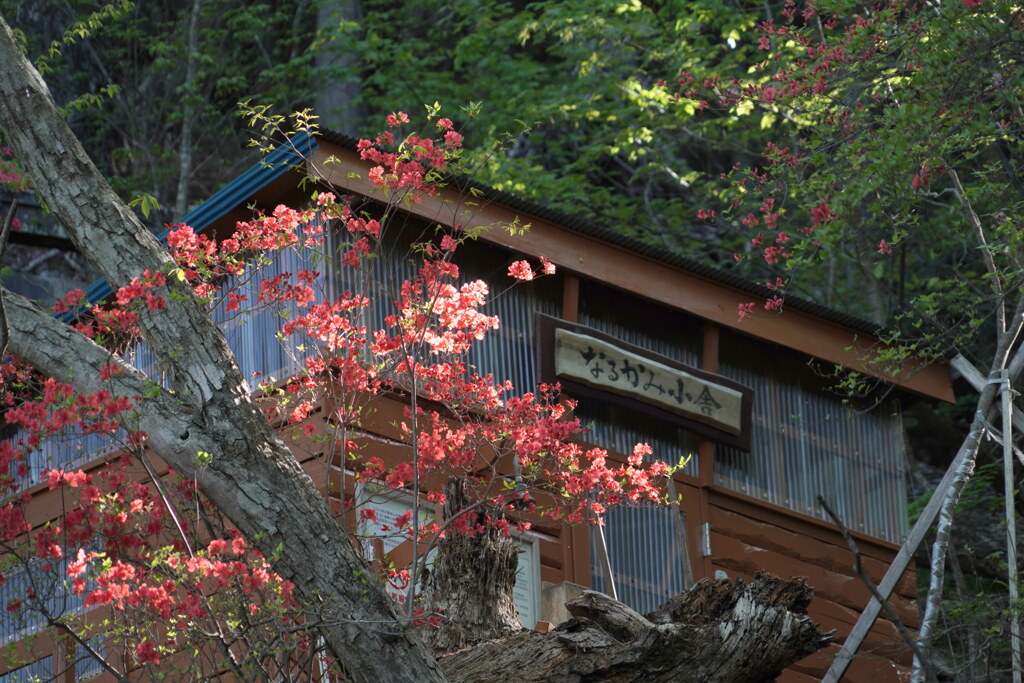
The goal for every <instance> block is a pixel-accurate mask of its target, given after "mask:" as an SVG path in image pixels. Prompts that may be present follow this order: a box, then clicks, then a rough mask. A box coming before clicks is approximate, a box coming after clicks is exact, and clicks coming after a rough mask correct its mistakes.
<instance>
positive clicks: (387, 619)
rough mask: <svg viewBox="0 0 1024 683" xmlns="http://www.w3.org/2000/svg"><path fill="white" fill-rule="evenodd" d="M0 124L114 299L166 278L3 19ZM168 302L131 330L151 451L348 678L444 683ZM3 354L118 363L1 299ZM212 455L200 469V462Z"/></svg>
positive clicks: (64, 372) (158, 252)
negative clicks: (239, 541)
mask: <svg viewBox="0 0 1024 683" xmlns="http://www.w3.org/2000/svg"><path fill="white" fill-rule="evenodd" d="M0 64H3V65H4V68H3V69H0V101H2V102H3V103H4V104H3V106H2V107H0V129H2V130H3V131H4V133H5V135H6V136H7V139H8V140H9V141H10V144H11V147H12V148H13V149H14V152H15V155H16V156H17V158H18V160H19V161H20V162H21V163H22V164H24V166H25V168H26V170H27V172H28V175H29V177H30V178H31V179H32V183H33V184H34V186H35V188H36V190H37V191H38V192H39V194H40V195H41V196H42V198H43V199H45V201H46V203H47V204H48V205H49V207H50V209H51V210H52V211H53V212H54V214H55V215H56V216H57V218H58V220H59V221H60V222H61V224H62V225H63V226H64V227H65V229H66V230H67V231H68V234H69V235H70V236H71V239H72V241H74V243H75V246H76V247H77V248H78V250H79V251H80V252H81V253H82V254H83V255H85V256H86V257H87V258H88V259H89V260H90V261H92V262H93V263H94V264H95V265H96V266H97V268H99V269H100V271H101V272H102V274H103V276H104V277H105V278H106V279H107V281H108V282H109V283H110V286H111V287H113V288H114V289H115V290H116V289H117V288H119V287H123V286H125V285H127V284H129V283H130V282H131V280H132V278H134V277H138V276H140V275H141V274H142V271H143V270H144V269H149V270H150V271H151V272H160V271H163V272H167V271H169V270H170V268H171V267H172V266H173V262H172V261H171V259H170V257H169V255H168V254H167V251H166V250H165V249H164V248H163V247H162V246H161V245H160V244H159V243H158V242H157V241H156V239H155V238H154V237H153V236H152V235H151V234H150V233H149V231H147V230H146V229H145V228H144V227H143V226H142V224H141V223H140V222H139V221H138V219H137V218H136V217H135V215H134V214H133V213H132V211H131V209H129V208H128V207H127V206H126V205H125V204H124V202H122V201H121V200H120V199H119V198H118V197H117V195H116V194H115V193H114V192H113V190H111V188H110V186H109V185H108V184H107V182H106V181H105V180H104V178H103V176H101V175H100V173H99V171H98V170H97V169H96V167H95V166H94V165H93V163H92V161H91V160H90V159H89V157H88V155H86V153H85V150H84V149H83V148H82V146H81V144H80V143H79V141H78V139H77V138H75V136H74V134H73V133H72V132H71V130H70V128H68V126H67V123H66V122H65V121H64V119H63V118H61V116H60V114H59V113H58V111H57V108H56V107H55V106H54V103H53V99H52V97H51V96H50V92H49V90H48V89H47V87H46V84H45V83H44V82H43V80H42V78H41V77H40V76H39V73H38V72H37V71H36V70H35V69H34V68H33V67H32V65H31V64H29V62H28V60H27V59H26V58H25V55H24V54H23V53H22V52H21V50H20V49H19V48H18V46H17V43H16V41H15V39H14V36H13V34H12V32H11V29H10V27H8V26H7V24H6V22H4V21H3V20H2V18H0ZM167 282H168V289H169V290H170V292H169V295H168V296H167V297H166V307H165V308H163V309H154V310H152V311H147V310H142V311H140V313H139V328H140V330H141V331H142V334H143V337H144V338H145V340H146V342H147V343H148V344H149V346H150V348H151V349H152V350H153V352H154V353H155V354H156V355H157V358H158V360H159V362H160V365H161V368H162V369H163V370H164V371H166V372H167V373H168V374H169V376H170V382H171V388H172V389H173V390H174V391H173V393H172V392H170V391H160V392H159V394H158V395H157V396H155V397H153V398H152V399H150V398H147V399H146V400H145V401H136V402H135V406H136V409H137V410H138V412H139V428H140V429H142V430H144V431H146V432H147V433H148V434H149V441H148V445H149V446H150V447H151V448H152V449H153V450H154V451H155V452H156V453H157V455H159V456H160V457H161V458H163V459H164V460H165V461H166V462H167V463H168V464H169V465H171V466H172V467H174V468H175V469H176V470H177V471H178V472H180V473H181V474H182V475H183V476H187V477H195V479H196V481H197V482H198V484H199V486H200V488H201V489H202V491H203V493H204V494H206V496H207V497H209V499H210V500H211V501H212V502H213V503H214V504H215V505H217V506H218V507H219V508H220V509H221V510H222V511H223V512H224V514H225V515H226V516H227V517H228V518H229V519H230V520H231V522H232V523H233V524H234V525H235V526H237V527H238V528H239V529H240V530H241V531H242V532H243V533H244V534H245V535H246V536H247V537H248V538H249V539H250V540H251V541H252V542H253V543H254V544H255V545H256V547H257V548H259V549H260V551H261V552H262V553H263V554H264V555H265V556H266V557H267V558H268V559H269V560H270V562H271V564H272V566H273V567H274V570H275V571H276V572H277V573H278V574H280V575H281V576H282V577H283V578H284V579H286V580H288V581H291V582H292V583H293V584H295V589H296V593H297V595H298V596H299V598H300V600H302V601H303V603H304V604H305V605H306V606H307V608H309V609H311V610H315V612H316V613H317V615H318V616H319V617H320V619H319V621H318V622H317V630H318V632H319V633H320V634H321V635H322V636H323V638H324V640H325V641H326V642H327V644H328V646H329V647H330V648H331V650H332V651H333V652H334V654H335V655H336V656H337V657H338V659H339V661H341V662H342V663H343V665H344V666H345V667H346V668H347V670H348V671H349V673H350V676H351V677H352V679H353V680H356V681H368V682H376V681H383V680H409V681H413V680H415V681H440V680H443V679H444V676H443V674H442V673H441V672H440V671H439V670H438V669H437V663H436V662H435V661H434V659H433V658H432V657H431V656H430V654H429V652H427V650H426V648H425V647H424V646H423V643H422V641H421V640H420V638H419V636H418V635H417V634H416V632H415V631H414V630H413V628H412V626H411V624H410V623H409V622H408V621H406V620H403V619H401V618H400V617H399V615H398V611H397V609H396V606H395V604H394V602H393V601H392V600H391V599H390V598H389V597H388V596H387V595H386V594H385V593H384V591H383V590H382V589H381V587H380V586H379V585H377V584H376V583H374V582H373V581H367V579H366V577H367V576H370V575H371V574H372V572H371V570H370V568H369V566H368V565H367V563H366V562H365V560H363V559H362V557H361V555H360V554H359V553H358V552H357V551H356V549H355V548H354V546H353V544H352V541H351V540H350V539H349V537H348V535H347V534H346V533H345V532H344V530H342V528H341V527H340V526H339V525H338V523H337V521H336V520H335V519H334V517H333V515H331V513H330V511H329V510H328V509H327V506H326V505H325V504H324V502H323V500H322V499H321V497H320V494H319V492H318V491H317V489H316V486H315V485H314V484H313V481H312V480H311V479H310V478H309V477H308V476H307V475H306V474H305V473H304V472H303V471H302V468H301V467H300V466H299V464H298V463H297V462H296V461H295V458H294V457H293V456H292V454H291V452H290V451H289V450H288V448H287V447H286V446H285V445H284V443H283V442H282V441H281V440H280V439H279V438H278V437H277V435H276V434H275V433H274V431H273V429H272V428H271V426H270V424H269V423H268V422H267V419H266V418H265V417H264V416H263V414H262V413H261V412H260V410H259V408H258V407H257V406H256V405H255V403H254V401H253V400H252V397H251V396H250V394H249V390H248V387H247V385H246V383H245V381H244V380H243V378H242V375H241V373H240V372H239V370H238V367H237V365H236V364H235V362H234V358H233V356H232V355H231V350H230V349H229V348H228V345H227V342H226V341H225V340H224V337H223V335H221V333H220V330H218V329H217V327H216V325H214V323H213V322H212V321H211V320H210V316H209V315H208V314H207V313H206V311H205V310H204V309H203V307H202V306H200V305H199V303H198V301H197V300H196V298H195V296H194V294H193V293H192V291H191V287H190V286H189V285H188V283H185V282H180V281H178V279H177V278H174V277H168V278H167ZM3 300H4V305H5V307H6V310H7V313H8V318H9V324H10V332H11V339H10V350H11V352H12V353H13V354H14V355H16V356H18V357H19V358H21V359H23V360H25V361H26V362H28V363H30V364H32V365H33V366H34V367H36V368H37V369H38V370H40V371H41V372H43V373H44V374H46V375H48V376H50V377H56V378H60V379H61V380H63V381H68V382H70V383H71V384H72V385H73V386H74V387H75V389H76V390H78V391H79V392H83V393H87V392H92V391H96V390H98V389H99V388H101V386H100V383H99V376H98V373H99V370H100V368H101V367H103V366H104V365H106V364H107V363H110V362H116V359H115V358H113V357H112V356H110V354H109V353H108V352H107V351H106V350H104V349H101V348H100V347H98V346H96V345H95V344H93V343H92V342H91V341H90V340H88V339H86V338H85V337H84V336H82V335H81V334H79V333H77V332H76V331H74V330H72V329H71V328H69V327H68V326H66V325H64V324H62V323H60V322H59V321H57V320H55V319H54V318H52V317H50V316H49V315H47V314H46V313H44V312H42V311H41V310H39V309H37V308H36V307H35V306H33V305H32V304H31V303H29V302H27V301H26V300H24V299H22V298H21V297H17V296H14V295H11V294H9V293H8V292H3ZM122 370H123V373H124V374H123V375H121V376H118V377H116V378H115V380H114V381H113V382H112V385H113V390H114V391H116V392H118V393H119V394H120V395H123V396H128V397H138V396H149V395H151V394H152V391H151V388H152V383H151V382H149V383H148V384H147V380H146V378H145V377H143V376H142V375H141V374H140V373H138V372H137V371H135V370H134V369H133V368H131V367H130V366H127V365H124V364H122ZM200 451H203V452H207V453H211V454H213V456H214V457H213V460H212V461H211V462H210V464H209V465H208V466H206V467H203V468H202V469H201V470H200V469H199V468H198V465H197V458H196V455H197V453H199V452H200Z"/></svg>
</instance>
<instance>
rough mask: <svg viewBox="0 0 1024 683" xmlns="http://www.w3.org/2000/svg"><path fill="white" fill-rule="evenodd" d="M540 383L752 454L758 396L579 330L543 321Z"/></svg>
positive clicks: (718, 378)
mask: <svg viewBox="0 0 1024 683" xmlns="http://www.w3.org/2000/svg"><path fill="white" fill-rule="evenodd" d="M538 329H539V331H540V335H541V353H540V366H541V368H540V370H541V372H540V376H541V381H544V382H554V381H558V382H561V383H562V386H563V388H564V389H565V390H566V391H567V393H569V394H570V395H580V396H586V397H588V398H599V399H601V400H604V401H607V402H610V403H614V404H616V405H620V406H624V407H627V408H631V409H633V410H637V411H639V412H643V413H647V414H651V415H654V416H656V417H660V418H662V419H667V420H669V421H672V422H675V423H677V424H680V426H682V427H684V428H686V429H689V430H690V431H695V432H697V433H700V434H704V435H706V436H710V437H711V438H713V439H715V440H717V441H721V442H723V443H726V444H729V445H732V446H737V447H739V448H742V449H744V450H749V445H750V409H751V405H752V397H753V392H752V391H751V389H750V388H748V387H745V386H743V385H741V384H739V383H737V382H734V381H732V380H730V379H728V378H725V377H721V376H720V375H715V374H713V373H709V372H705V371H703V370H700V369H699V368H693V367H690V366H687V365H684V364H682V363H678V362H676V361H674V360H672V359H670V358H666V357H664V356H661V355H659V354H655V353H651V352H650V351H647V350H645V349H641V348H639V347H636V346H634V345H632V344H627V343H626V342H623V341H621V340H618V339H615V338H613V337H610V336H608V335H606V334H603V333H601V332H599V331H598V330H594V329H591V328H588V327H584V326H582V325H577V324H574V323H567V322H565V321H561V320H557V319H555V318H551V317H549V316H541V317H540V320H539V324H538Z"/></svg>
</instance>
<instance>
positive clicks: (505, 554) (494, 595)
mask: <svg viewBox="0 0 1024 683" xmlns="http://www.w3.org/2000/svg"><path fill="white" fill-rule="evenodd" d="M473 503H474V501H473V500H472V499H471V498H470V496H469V495H467V492H466V481H465V479H453V480H452V481H451V482H449V484H448V486H447V487H446V488H445V504H444V513H443V516H442V517H443V520H444V521H445V522H449V521H450V520H452V519H454V518H457V517H459V516H460V515H462V516H466V517H467V519H466V520H465V521H466V522H468V524H469V526H470V528H474V529H477V528H479V527H481V526H482V528H481V529H480V530H479V533H476V534H474V535H467V534H462V533H448V534H445V536H444V537H443V538H441V540H440V541H439V542H438V544H437V560H436V561H435V563H434V565H433V567H432V569H431V570H430V573H429V574H428V575H427V577H426V579H425V581H424V584H423V590H422V592H421V595H422V596H423V599H424V607H425V609H426V611H427V612H428V613H429V614H433V615H437V616H438V617H439V618H440V621H439V623H438V624H437V626H436V627H434V628H427V629H425V630H424V633H423V639H424V640H425V641H426V642H427V645H428V646H429V647H431V648H433V650H434V652H435V653H437V654H444V653H446V652H454V651H456V650H461V649H463V648H466V647H470V646H472V645H476V644H477V643H482V642H484V641H487V640H492V639H494V638H500V637H502V636H506V635H509V634H512V633H516V632H518V631H520V630H522V625H521V624H520V623H519V619H518V617H517V616H516V608H515V604H514V603H513V597H512V590H513V588H514V587H515V581H516V568H517V567H518V565H519V558H518V553H519V549H518V547H517V546H516V542H515V540H514V539H512V538H510V537H507V536H504V535H503V534H502V533H501V532H500V531H499V530H498V529H497V528H496V527H494V526H493V525H482V524H481V522H482V521H483V520H482V516H483V515H485V514H487V513H488V512H489V511H488V510H487V509H485V508H482V507H478V508H475V509H474V508H473ZM499 514H500V513H499ZM530 626H532V624H530Z"/></svg>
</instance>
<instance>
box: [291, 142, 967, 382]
mask: <svg viewBox="0 0 1024 683" xmlns="http://www.w3.org/2000/svg"><path fill="white" fill-rule="evenodd" d="M309 168H310V171H311V172H312V173H314V174H315V175H317V176H319V177H322V178H324V179H325V180H326V181H327V182H329V183H331V184H333V185H334V186H335V187H337V188H339V189H340V190H342V191H343V192H345V193H354V194H359V195H364V196H369V197H373V196H375V195H376V194H377V192H376V190H375V188H374V187H373V185H372V184H371V183H370V182H369V181H367V180H366V174H367V172H368V170H369V168H370V165H369V164H368V163H366V162H364V161H362V160H360V159H359V157H358V154H357V153H356V152H354V151H352V150H349V149H346V148H344V147H341V146H339V145H334V144H331V143H327V142H322V143H321V145H320V147H319V148H318V149H317V150H315V151H314V152H313V154H312V156H311V158H310V160H309ZM403 208H404V209H405V210H407V211H409V212H410V213H412V214H415V215H417V216H420V217H421V218H424V219H426V220H428V221H434V222H437V223H440V224H442V225H452V226H455V225H463V226H466V227H478V226H485V227H493V228H495V229H493V230H487V231H484V233H483V235H482V239H485V240H487V241H489V242H491V243H493V244H497V245H500V246H503V247H506V248H508V249H511V250H513V251H516V252H519V253H521V254H525V255H528V256H532V257H535V258H536V257H540V256H545V257H547V258H549V259H551V260H552V262H554V263H555V264H557V265H558V266H560V267H561V268H562V269H563V270H568V271H570V272H575V273H579V274H581V275H585V276H586V277H589V278H592V279H594V280H597V281H599V282H603V283H606V284H608V285H611V286H614V287H618V288H620V289H623V290H625V291H628V292H632V293H634V294H638V295H640V296H643V297H646V298H648V299H651V300H653V301H657V302H659V303H662V304H665V305H668V306H671V307H673V308H676V309H679V310H682V311H686V312H687V313H690V314H692V315H696V316H698V317H700V318H703V319H705V320H709V321H712V322H714V323H717V324H719V325H721V326H722V327H725V328H728V329H732V330H736V331H737V332H741V333H743V334H747V335H750V336H752V337H756V338H758V339H763V340H765V341H768V342H771V343H774V344H779V345H781V346H784V347H788V348H791V349H795V350H797V351H800V352H803V353H806V354H808V355H810V356H813V357H815V358H819V359H821V360H824V361H826V362H829V363H834V364H838V365H841V366H843V367H845V368H850V369H852V370H857V371H859V372H862V373H864V374H866V375H869V376H872V377H876V378H878V379H881V380H883V381H886V382H891V383H893V384H897V385H899V386H901V387H902V388H904V389H907V390H909V391H913V392H916V393H919V394H923V395H925V396H930V397H933V398H938V399H941V400H944V401H952V400H953V399H954V396H953V389H952V384H951V382H950V379H949V373H948V370H947V368H946V367H944V366H942V365H923V364H920V363H916V364H915V363H912V362H908V363H905V364H904V365H903V366H902V367H901V368H900V370H899V371H898V373H896V374H890V373H886V372H883V371H881V370H879V369H878V368H876V367H872V366H871V365H870V364H869V363H867V362H866V361H865V360H864V359H865V357H867V356H868V355H869V354H870V352H871V350H872V348H873V347H875V346H877V345H878V344H879V341H878V340H877V339H875V338H873V337H871V336H870V335H866V334H858V333H856V332H854V331H853V330H850V329H848V328H846V327H843V326H842V325H839V324H837V323H832V322H829V321H826V320H823V319H821V318H817V317H815V316H812V315H810V314H807V313H803V312H801V311H797V310H794V309H792V308H786V309H785V310H783V311H781V312H778V313H766V312H760V313H759V314H757V315H755V316H753V317H752V318H748V319H747V320H745V321H743V322H740V321H739V319H738V315H737V310H738V307H739V304H741V303H745V302H747V301H749V300H750V299H751V295H750V294H747V293H745V292H742V291H740V290H737V289H733V288H731V287H729V286H727V285H725V284H722V283H720V282H716V281H713V280H711V279H709V278H706V277H703V276H700V275H696V274H694V273H691V272H688V271H685V270H683V269H681V268H678V267H676V266H672V265H669V264H667V263H663V262H661V261H658V260H655V259H653V258H649V257H646V256H642V255H640V254H635V253H631V252H629V251H627V250H625V249H623V248H622V247H619V246H616V245H612V244H608V243H606V242H602V241H601V240H599V239H596V238H594V237H590V236H587V235H584V234H582V233H580V232H577V231H575V230H571V229H569V228H566V227H564V226H560V225H558V224H556V223H554V222H551V221H548V220H544V219H541V218H538V217H536V216H531V215H528V214H525V213H523V212H520V211H515V210H513V209H511V208H509V207H507V206H504V205H501V204H498V203H496V202H493V201H488V200H485V199H481V198H477V197H473V196H471V195H469V194H468V193H461V192H459V191H458V189H456V188H452V187H447V188H442V189H441V190H440V191H439V192H437V193H436V194H435V195H434V196H433V197H427V196H424V197H423V198H422V201H420V202H417V203H414V204H409V205H403ZM513 223H516V224H519V225H524V224H528V225H529V232H528V233H527V234H525V235H523V234H510V233H509V231H507V230H502V229H500V228H501V227H503V226H508V225H511V224H513Z"/></svg>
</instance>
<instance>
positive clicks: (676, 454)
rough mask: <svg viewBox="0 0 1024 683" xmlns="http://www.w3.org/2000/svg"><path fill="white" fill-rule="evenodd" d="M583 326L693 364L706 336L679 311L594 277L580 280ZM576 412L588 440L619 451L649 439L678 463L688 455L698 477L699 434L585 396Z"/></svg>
mask: <svg viewBox="0 0 1024 683" xmlns="http://www.w3.org/2000/svg"><path fill="white" fill-rule="evenodd" d="M579 322H580V324H581V325H586V326H588V327H593V328H594V329H597V330H600V331H602V332H604V333H605V334H608V335H611V336H612V337H615V338H616V339H621V340H622V341H624V342H626V343H628V344H633V345H635V346H639V347H641V348H643V349H646V350H648V351H652V352H654V353H657V354H661V355H662V356H666V357H668V358H671V359H673V360H676V361H679V362H680V363H685V364H686V365H690V366H693V367H700V358H701V347H702V345H703V341H702V340H703V335H702V334H701V330H700V323H699V322H698V321H697V320H696V319H695V318H690V317H689V316H686V315H685V314H682V313H680V312H679V311H671V310H669V309H667V308H665V307H663V306H659V305H657V304H655V303H653V302H650V301H647V300H645V299H641V298H640V297H634V296H632V295H630V294H627V293H625V292H621V291H618V290H615V289H613V288H611V287H606V286H604V285H602V284H600V283H597V282H593V281H590V280H581V281H580V310H579ZM576 416H577V417H579V418H580V420H581V421H582V422H583V423H584V424H589V425H590V432H589V433H588V434H587V435H586V437H585V438H586V439H587V440H588V441H591V442H593V443H595V444H597V445H599V446H602V447H604V448H610V449H614V450H617V451H619V452H620V453H626V454H629V453H632V452H633V446H634V444H636V443H638V442H647V443H648V444H650V446H651V447H652V448H653V449H654V455H653V457H655V458H657V459H660V460H664V461H665V462H667V463H670V464H673V465H674V464H676V463H677V462H679V459H680V458H681V457H685V456H689V457H690V460H689V463H688V464H687V466H686V468H685V469H684V470H683V471H684V472H685V473H686V474H690V475H692V476H697V472H698V465H699V463H698V455H697V448H698V438H697V435H696V434H693V433H691V432H686V431H684V430H682V429H679V428H678V427H674V426H672V425H666V424H664V423H663V422H661V421H660V420H657V419H655V418H652V417H648V416H646V415H641V414H639V413H636V412H634V411H631V410H626V409H623V408H618V407H615V406H610V405H604V404H600V403H597V402H594V401H591V402H587V401H581V402H580V405H579V407H578V408H577V409H576Z"/></svg>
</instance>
